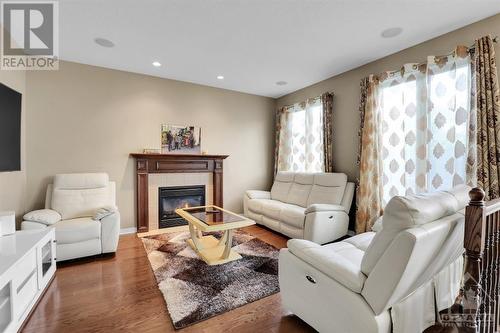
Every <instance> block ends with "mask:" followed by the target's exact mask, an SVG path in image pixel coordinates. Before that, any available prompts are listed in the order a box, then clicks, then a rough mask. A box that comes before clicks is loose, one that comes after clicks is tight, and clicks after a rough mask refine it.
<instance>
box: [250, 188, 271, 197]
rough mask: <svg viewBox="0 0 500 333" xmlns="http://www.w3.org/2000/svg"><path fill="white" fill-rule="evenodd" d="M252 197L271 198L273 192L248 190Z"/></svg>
mask: <svg viewBox="0 0 500 333" xmlns="http://www.w3.org/2000/svg"><path fill="white" fill-rule="evenodd" d="M245 193H246V195H247V196H248V197H249V198H250V199H271V192H268V191H259V190H248V191H246V192H245Z"/></svg>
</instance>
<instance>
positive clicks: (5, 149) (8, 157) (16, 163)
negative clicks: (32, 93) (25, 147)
mask: <svg viewBox="0 0 500 333" xmlns="http://www.w3.org/2000/svg"><path fill="white" fill-rule="evenodd" d="M21 100H22V94H20V93H18V92H17V91H15V90H13V89H11V88H9V87H7V86H6V85H3V84H1V83H0V172H2V171H19V170H21Z"/></svg>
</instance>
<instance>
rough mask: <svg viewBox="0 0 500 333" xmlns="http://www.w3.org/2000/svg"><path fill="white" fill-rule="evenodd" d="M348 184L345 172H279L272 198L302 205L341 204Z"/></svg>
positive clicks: (272, 189) (272, 190)
mask: <svg viewBox="0 0 500 333" xmlns="http://www.w3.org/2000/svg"><path fill="white" fill-rule="evenodd" d="M346 185H347V176H346V175H345V174H343V173H300V172H297V173H295V172H278V173H277V174H276V177H275V180H274V183H273V187H272V188H271V198H272V199H273V200H279V201H281V202H285V203H290V204H294V205H298V206H301V207H307V206H309V205H311V204H335V205H340V204H342V198H343V197H344V193H345V189H346ZM347 209H349V207H347Z"/></svg>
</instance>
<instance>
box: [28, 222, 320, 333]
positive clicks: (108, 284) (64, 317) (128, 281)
mask: <svg viewBox="0 0 500 333" xmlns="http://www.w3.org/2000/svg"><path fill="white" fill-rule="evenodd" d="M244 230H245V231H246V232H249V233H251V234H253V235H255V236H257V237H259V238H260V239H262V240H263V241H265V242H267V243H269V244H272V245H274V246H276V247H278V248H282V247H285V246H286V241H287V239H286V238H285V237H283V236H281V235H279V234H276V233H274V232H272V231H270V230H267V229H264V228H261V227H259V226H251V227H248V228H245V229H244ZM174 331H175V330H174V328H173V326H172V322H171V320H170V318H169V315H168V312H167V308H166V305H165V301H164V299H163V296H162V294H161V292H160V290H159V289H158V287H157V285H156V281H155V278H154V276H153V272H152V270H151V267H150V265H149V261H148V259H147V257H146V252H145V251H144V248H143V246H142V242H141V240H140V239H138V238H137V237H136V236H135V235H126V236H122V237H120V243H119V246H118V251H117V253H116V256H115V257H112V258H99V259H95V260H86V261H82V262H74V263H70V264H63V265H59V266H58V269H57V272H56V277H55V279H54V281H53V282H52V284H51V285H50V286H49V288H48V290H47V292H46V293H45V295H44V296H43V298H42V299H41V301H40V303H39V304H38V306H37V307H36V309H35V310H34V312H33V313H32V315H31V317H30V318H29V319H28V321H27V323H26V325H25V327H24V329H23V332H25V333H30V332H36V333H42V332H51V333H53V332H65V333H68V332H71V333H77V332H174ZM175 332H181V333H184V332H205V333H208V332H287V333H289V332H290V333H294V332H315V331H314V330H313V329H312V328H311V327H310V326H308V325H307V324H305V323H304V322H303V321H301V320H300V319H299V318H297V317H296V316H293V315H291V314H289V313H287V312H286V311H285V310H284V309H283V308H282V307H281V300H280V295H279V294H275V295H272V296H269V297H266V298H264V299H261V300H259V301H256V302H253V303H250V304H248V305H245V306H243V307H240V308H237V309H235V310H232V311H230V312H227V313H224V314H222V315H219V316H216V317H214V318H211V319H208V320H206V321H203V322H200V323H198V324H195V325H193V326H190V327H187V328H184V329H182V330H177V331H175Z"/></svg>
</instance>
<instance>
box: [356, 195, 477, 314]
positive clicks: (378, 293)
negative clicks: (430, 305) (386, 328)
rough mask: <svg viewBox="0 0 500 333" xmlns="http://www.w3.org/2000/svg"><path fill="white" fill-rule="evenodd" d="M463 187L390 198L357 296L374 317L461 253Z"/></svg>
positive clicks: (368, 252)
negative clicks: (360, 293)
mask: <svg viewBox="0 0 500 333" xmlns="http://www.w3.org/2000/svg"><path fill="white" fill-rule="evenodd" d="M467 191H468V189H467V188H466V187H465V186H463V187H460V188H457V189H454V190H452V191H448V192H445V191H443V192H434V193H426V194H422V195H413V196H406V197H394V198H393V199H391V201H389V203H388V204H387V206H386V208H385V211H384V217H383V223H382V225H383V227H382V230H381V231H379V232H378V233H377V234H376V235H375V237H374V238H373V240H372V242H371V243H370V245H369V247H368V248H367V250H366V252H365V255H364V257H363V260H362V264H361V269H362V271H363V273H364V274H365V275H367V280H366V282H365V284H364V287H363V290H362V295H363V296H364V297H365V299H366V300H367V302H368V303H369V304H370V306H371V307H372V308H373V310H374V312H375V313H376V314H379V313H381V312H382V311H383V310H385V309H387V308H389V307H391V306H392V305H394V304H396V303H398V302H399V301H401V300H402V299H404V298H405V297H406V296H408V295H409V294H411V293H412V292H413V291H415V290H416V289H417V288H418V287H420V286H421V285H422V284H423V283H425V282H427V281H429V280H430V279H431V278H432V277H433V276H434V275H435V274H437V273H438V272H440V271H441V270H442V269H443V268H445V267H446V266H447V265H448V264H450V263H451V262H453V261H454V260H456V259H457V258H458V256H459V255H460V254H461V253H462V251H463V222H464V215H463V214H461V213H459V212H458V211H460V210H461V209H463V208H464V207H465V205H466V203H467V201H466V200H465V196H464V195H463V193H467Z"/></svg>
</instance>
